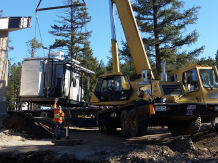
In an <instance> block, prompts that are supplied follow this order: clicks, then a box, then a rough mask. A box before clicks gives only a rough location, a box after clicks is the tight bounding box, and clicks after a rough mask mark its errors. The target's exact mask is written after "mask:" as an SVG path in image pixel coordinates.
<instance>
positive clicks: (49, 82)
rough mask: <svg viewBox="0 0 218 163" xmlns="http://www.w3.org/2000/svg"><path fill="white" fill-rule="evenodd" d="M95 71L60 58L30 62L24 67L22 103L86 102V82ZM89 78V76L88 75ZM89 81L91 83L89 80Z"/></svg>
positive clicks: (25, 63) (24, 63)
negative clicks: (84, 86)
mask: <svg viewBox="0 0 218 163" xmlns="http://www.w3.org/2000/svg"><path fill="white" fill-rule="evenodd" d="M83 73H85V74H90V73H93V72H92V71H90V70H88V69H86V68H84V67H82V66H80V65H79V62H78V61H75V60H71V61H70V62H69V61H65V60H62V59H57V58H28V59H24V61H23V63H22V74H21V87H20V98H21V101H25V100H24V99H28V100H27V101H32V102H37V101H39V99H44V101H46V100H47V101H49V99H54V98H60V99H62V100H68V101H69V100H71V101H76V102H83V95H84V90H83V84H82V83H83V78H84V75H82V74H83ZM86 76H89V75H86ZM87 81H88V80H87Z"/></svg>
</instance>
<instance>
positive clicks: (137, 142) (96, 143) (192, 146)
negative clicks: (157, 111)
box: [0, 119, 218, 163]
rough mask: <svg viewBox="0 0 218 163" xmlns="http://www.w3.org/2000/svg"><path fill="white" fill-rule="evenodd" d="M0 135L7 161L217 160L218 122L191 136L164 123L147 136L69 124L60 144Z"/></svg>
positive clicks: (4, 131) (0, 150)
mask: <svg viewBox="0 0 218 163" xmlns="http://www.w3.org/2000/svg"><path fill="white" fill-rule="evenodd" d="M35 121H37V123H38V124H44V123H43V122H45V120H44V119H37V120H34V121H32V122H34V123H35ZM46 121H47V120H46ZM41 127H43V128H46V127H45V126H44V125H41ZM47 127H48V126H47ZM50 127H51V126H50ZM50 129H51V128H50ZM50 129H49V131H51V130H50ZM40 130H41V129H40ZM35 133H37V134H38V132H35ZM0 139H1V142H0V162H8V163H12V162H13V163H17V162H31V163H35V162H42V163H44V162H51V163H53V162H64V163H66V162H218V124H217V125H216V129H211V128H210V124H204V125H203V126H202V129H201V131H200V132H199V133H198V134H196V135H194V136H191V137H190V136H189V137H188V136H186V137H183V136H176V137H175V136H172V135H171V134H170V133H169V131H168V129H167V128H161V127H153V128H149V129H148V133H147V134H146V135H145V136H142V137H134V138H123V137H122V136H121V134H120V131H117V133H115V134H114V135H104V134H101V133H99V132H98V129H97V128H78V127H70V139H65V138H63V139H62V140H60V141H58V142H59V143H57V144H59V145H57V144H56V143H54V142H57V141H54V139H52V138H46V139H43V138H42V137H39V136H33V137H30V136H29V135H28V134H27V133H26V132H22V131H21V130H17V131H14V130H12V129H10V130H9V129H6V128H2V129H1V130H0ZM75 142H79V143H75Z"/></svg>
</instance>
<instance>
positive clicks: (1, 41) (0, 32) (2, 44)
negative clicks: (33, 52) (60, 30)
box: [0, 17, 31, 116]
mask: <svg viewBox="0 0 218 163" xmlns="http://www.w3.org/2000/svg"><path fill="white" fill-rule="evenodd" d="M29 27H31V17H0V116H4V115H6V113H7V85H8V33H9V32H12V31H16V30H20V29H24V28H29Z"/></svg>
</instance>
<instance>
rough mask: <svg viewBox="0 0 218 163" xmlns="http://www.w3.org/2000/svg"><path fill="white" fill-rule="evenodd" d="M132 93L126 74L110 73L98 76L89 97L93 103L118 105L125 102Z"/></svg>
mask: <svg viewBox="0 0 218 163" xmlns="http://www.w3.org/2000/svg"><path fill="white" fill-rule="evenodd" d="M131 94H132V87H131V84H130V81H129V79H128V76H126V75H122V73H119V72H117V73H112V74H107V75H103V76H100V77H99V78H98V80H97V83H96V86H95V89H94V91H93V94H92V97H91V103H92V104H95V105H109V104H110V105H119V104H121V103H123V102H126V101H127V100H128V99H129V97H130V96H131Z"/></svg>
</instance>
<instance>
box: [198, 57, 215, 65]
mask: <svg viewBox="0 0 218 163" xmlns="http://www.w3.org/2000/svg"><path fill="white" fill-rule="evenodd" d="M197 64H198V65H208V66H214V65H216V60H214V59H213V58H211V57H209V58H201V59H200V60H199V61H198V62H197Z"/></svg>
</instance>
